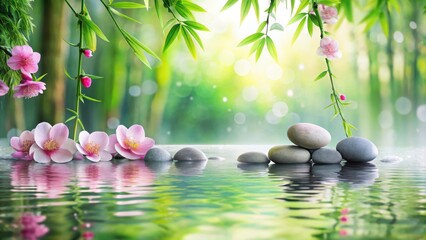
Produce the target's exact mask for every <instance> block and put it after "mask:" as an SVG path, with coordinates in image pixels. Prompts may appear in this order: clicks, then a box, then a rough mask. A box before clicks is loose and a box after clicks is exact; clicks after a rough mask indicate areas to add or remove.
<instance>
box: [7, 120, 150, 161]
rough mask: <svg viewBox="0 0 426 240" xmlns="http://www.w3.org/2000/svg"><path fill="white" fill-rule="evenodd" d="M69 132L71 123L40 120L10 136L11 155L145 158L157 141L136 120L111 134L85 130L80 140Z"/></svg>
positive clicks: (25, 157)
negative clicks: (67, 124) (25, 129)
mask: <svg viewBox="0 0 426 240" xmlns="http://www.w3.org/2000/svg"><path fill="white" fill-rule="evenodd" d="M68 135H69V130H68V127H67V126H66V125H65V124H63V123H58V124H55V125H54V126H52V125H50V124H49V123H47V122H42V123H39V124H38V125H37V126H36V128H35V129H34V130H32V131H24V132H22V133H21V135H20V136H19V137H12V138H11V139H10V145H11V146H12V148H13V149H14V150H15V152H14V153H13V154H12V156H13V157H14V158H17V159H22V160H35V161H36V162H39V163H49V162H51V161H53V162H56V163H66V162H69V161H71V160H73V159H79V158H80V159H81V158H82V157H85V158H87V159H88V160H90V161H92V162H99V161H109V160H111V159H112V158H113V157H114V156H115V155H116V154H118V155H121V156H123V157H124V158H127V159H131V160H136V159H144V157H145V154H146V152H147V151H148V150H149V149H151V148H152V147H153V146H154V144H155V142H154V140H153V139H151V138H148V137H145V130H144V128H143V127H142V126H141V125H137V124H135V125H133V126H131V127H130V128H128V129H127V128H126V127H125V126H123V125H120V126H118V128H117V129H116V133H115V134H112V135H110V136H108V135H107V134H106V133H105V132H100V131H96V132H92V133H89V132H87V131H82V132H80V134H79V141H78V143H76V142H74V141H73V140H72V139H70V138H68Z"/></svg>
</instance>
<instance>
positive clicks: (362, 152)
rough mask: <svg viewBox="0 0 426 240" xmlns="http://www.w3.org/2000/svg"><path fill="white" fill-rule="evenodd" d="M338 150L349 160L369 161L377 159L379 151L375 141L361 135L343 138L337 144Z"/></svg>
mask: <svg viewBox="0 0 426 240" xmlns="http://www.w3.org/2000/svg"><path fill="white" fill-rule="evenodd" d="M336 150H337V151H338V152H340V154H342V157H343V159H345V160H346V161H348V162H368V161H371V160H373V159H375V158H376V157H377V154H378V153H379V151H378V150H377V147H376V145H374V143H373V142H371V141H370V140H368V139H366V138H361V137H350V138H345V139H343V140H342V141H340V142H339V143H338V144H337V146H336Z"/></svg>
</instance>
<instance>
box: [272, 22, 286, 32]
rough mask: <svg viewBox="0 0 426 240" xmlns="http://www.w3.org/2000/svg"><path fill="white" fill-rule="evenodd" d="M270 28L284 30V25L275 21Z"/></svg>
mask: <svg viewBox="0 0 426 240" xmlns="http://www.w3.org/2000/svg"><path fill="white" fill-rule="evenodd" d="M269 30H271V31H272V30H278V31H284V27H283V25H281V24H279V23H273V24H272V25H271V27H270V28H269Z"/></svg>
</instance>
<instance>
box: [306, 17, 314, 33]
mask: <svg viewBox="0 0 426 240" xmlns="http://www.w3.org/2000/svg"><path fill="white" fill-rule="evenodd" d="M306 19H307V22H306V24H307V25H308V33H309V36H311V37H312V33H313V31H314V24H313V23H312V21H311V18H309V17H307V18H306Z"/></svg>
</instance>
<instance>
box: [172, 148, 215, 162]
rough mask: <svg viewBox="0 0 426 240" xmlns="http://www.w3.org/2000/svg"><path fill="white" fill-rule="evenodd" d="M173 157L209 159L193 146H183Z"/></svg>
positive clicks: (177, 158) (176, 158)
mask: <svg viewBox="0 0 426 240" xmlns="http://www.w3.org/2000/svg"><path fill="white" fill-rule="evenodd" d="M173 159H174V160H177V161H207V157H206V155H205V154H204V153H203V152H202V151H200V150H199V149H196V148H193V147H185V148H182V149H181V150H179V151H178V152H177V153H176V154H175V156H174V157H173Z"/></svg>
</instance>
